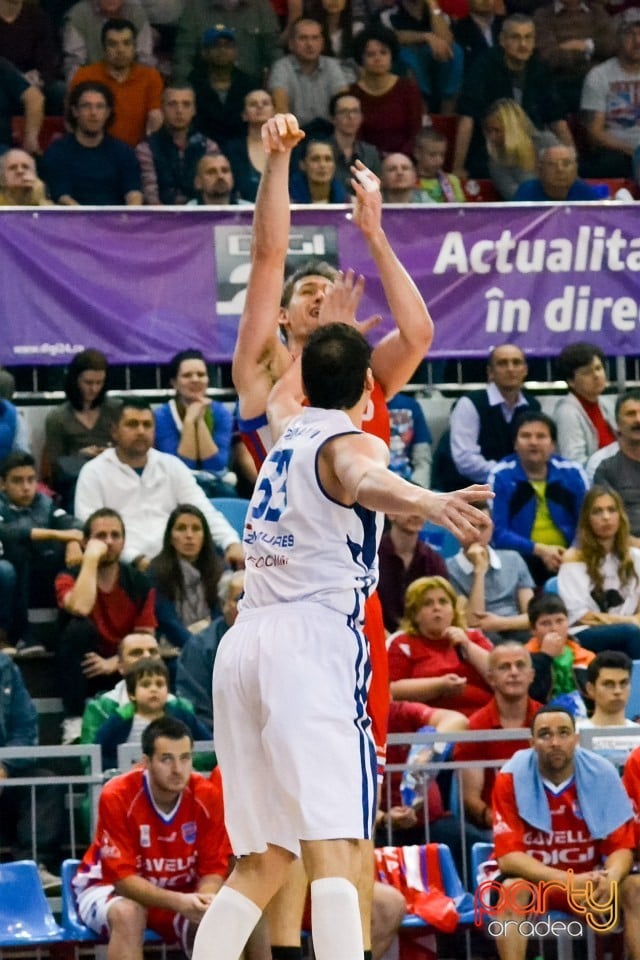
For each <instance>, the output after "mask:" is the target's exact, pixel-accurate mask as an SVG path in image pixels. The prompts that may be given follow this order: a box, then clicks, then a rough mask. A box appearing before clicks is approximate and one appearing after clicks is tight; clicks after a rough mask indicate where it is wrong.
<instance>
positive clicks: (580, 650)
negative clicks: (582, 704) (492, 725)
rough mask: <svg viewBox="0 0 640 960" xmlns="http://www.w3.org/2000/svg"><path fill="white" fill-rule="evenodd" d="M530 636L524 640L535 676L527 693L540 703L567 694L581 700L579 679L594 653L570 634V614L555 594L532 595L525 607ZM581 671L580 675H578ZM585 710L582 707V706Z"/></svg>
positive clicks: (581, 677)
mask: <svg viewBox="0 0 640 960" xmlns="http://www.w3.org/2000/svg"><path fill="white" fill-rule="evenodd" d="M528 613H529V621H530V623H531V629H532V630H533V637H532V638H531V640H529V642H528V643H527V645H526V646H527V649H528V650H529V652H530V653H531V660H532V662H533V669H534V672H535V677H534V680H533V683H532V684H531V686H530V687H529V696H530V697H533V699H534V700H539V701H540V702H541V703H547V702H548V701H549V700H551V699H553V698H554V697H558V696H561V695H562V694H569V695H573V696H574V697H577V701H576V702H577V703H578V704H579V700H580V688H581V687H582V686H583V684H582V683H580V682H579V681H580V680H584V681H585V682H586V676H585V669H586V667H588V665H589V664H590V663H591V661H592V660H593V659H594V657H595V654H594V653H592V651H591V650H586V649H585V648H584V647H581V646H580V644H579V643H577V642H576V641H575V640H572V638H571V636H570V635H569V617H568V615H567V608H566V606H565V605H564V601H563V600H562V598H561V597H559V596H558V595H557V594H556V593H543V594H541V595H540V596H538V597H534V598H533V600H531V602H530V603H529V607H528ZM581 674H582V676H581ZM583 712H584V709H583Z"/></svg>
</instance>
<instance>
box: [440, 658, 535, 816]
mask: <svg viewBox="0 0 640 960" xmlns="http://www.w3.org/2000/svg"><path fill="white" fill-rule="evenodd" d="M532 680H533V666H532V665H531V654H530V653H529V651H528V650H527V649H526V648H525V647H524V646H523V645H522V644H521V643H518V642H517V641H515V640H509V641H507V642H506V643H501V644H500V645H499V646H497V647H495V648H494V649H493V650H492V651H491V653H490V654H489V672H488V674H487V681H488V683H489V686H490V687H491V688H492V689H493V697H492V698H491V700H489V703H488V704H487V705H486V706H484V707H481V708H480V710H476V712H475V713H472V714H471V716H470V717H469V730H509V729H517V728H519V727H526V728H527V729H528V728H529V727H530V726H531V721H532V720H533V717H534V715H535V713H536V711H537V710H539V709H540V707H541V706H542V704H541V703H538V702H537V701H536V700H532V699H531V697H530V696H529V695H528V690H529V685H530V684H531V682H532ZM528 746H529V738H528V737H524V738H523V739H522V740H482V741H479V742H477V743H476V742H466V743H457V744H456V746H455V750H454V760H456V761H462V760H475V761H476V763H477V764H478V766H476V767H467V768H466V769H463V771H462V801H463V804H464V809H465V813H466V815H467V818H468V819H469V820H470V821H471V822H472V823H475V824H476V826H478V827H481V828H483V829H485V830H488V829H490V828H491V827H492V825H493V814H492V812H491V793H492V790H493V785H494V783H495V779H496V773H497V770H496V769H495V768H494V767H484V766H482V763H483V762H484V761H486V760H508V759H509V757H511V756H513V754H514V753H515V752H516V750H524V749H526V747H528Z"/></svg>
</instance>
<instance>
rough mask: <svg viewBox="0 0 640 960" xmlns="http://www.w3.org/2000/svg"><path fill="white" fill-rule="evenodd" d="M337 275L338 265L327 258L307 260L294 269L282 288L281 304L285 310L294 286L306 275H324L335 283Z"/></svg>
mask: <svg viewBox="0 0 640 960" xmlns="http://www.w3.org/2000/svg"><path fill="white" fill-rule="evenodd" d="M337 276H338V269H337V267H332V266H331V264H330V263H327V261H326V260H307V262H306V263H303V264H302V266H301V267H298V269H297V270H294V272H293V273H292V274H291V275H290V276H289V277H287V279H286V280H285V284H284V286H283V288H282V297H281V298H280V306H281V307H284V308H285V310H286V308H287V307H288V306H289V304H290V303H291V297H292V296H293V288H294V287H295V285H296V283H297V282H298V280H302V279H303V278H304V277H324V278H325V279H326V280H330V281H331V283H335V279H336V277H337Z"/></svg>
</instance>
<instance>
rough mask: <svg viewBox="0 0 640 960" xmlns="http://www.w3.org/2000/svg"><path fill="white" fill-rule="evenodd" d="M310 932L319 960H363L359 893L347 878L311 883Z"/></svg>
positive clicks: (334, 878)
mask: <svg viewBox="0 0 640 960" xmlns="http://www.w3.org/2000/svg"><path fill="white" fill-rule="evenodd" d="M311 932H312V937H313V951H314V953H315V955H316V957H317V960H362V954H363V950H364V945H363V943H362V924H361V922H360V908H359V907H358V892H357V890H356V888H355V887H354V885H353V884H352V883H349V881H348V880H346V879H345V878H344V877H324V878H323V879H322V880H314V881H313V882H312V884H311Z"/></svg>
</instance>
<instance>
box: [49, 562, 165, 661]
mask: <svg viewBox="0 0 640 960" xmlns="http://www.w3.org/2000/svg"><path fill="white" fill-rule="evenodd" d="M74 586H75V579H74V578H73V577H72V576H71V574H70V573H59V574H58V576H57V577H56V580H55V588H56V600H57V602H58V606H59V607H60V608H61V609H64V598H65V597H66V596H67V594H69V593H71V591H72V590H73V588H74ZM155 601H156V592H155V589H154V588H153V587H149V589H148V591H147V593H146V594H144V595H143V596H142V597H140V598H139V599H134V598H133V597H131V596H130V595H129V594H128V593H127V592H126V590H124V589H123V587H122V585H121V583H120V582H118V583H116V585H115V587H114V588H113V590H111V591H110V593H105V592H104V591H103V590H100V588H98V592H97V594H96V602H95V604H94V607H93V610H92V611H91V613H90V614H89V618H88V619H89V620H91V622H92V623H93V624H94V625H95V627H96V629H97V630H98V633H99V634H100V639H101V645H100V648H99V650H98V653H100V654H101V655H102V656H104V657H111V656H113V654H114V653H117V652H118V644H119V643H120V641H121V640H122V638H123V637H126V636H127V634H128V633H135V631H136V630H155V628H156V627H157V625H158V621H157V620H156V614H155Z"/></svg>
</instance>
